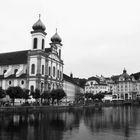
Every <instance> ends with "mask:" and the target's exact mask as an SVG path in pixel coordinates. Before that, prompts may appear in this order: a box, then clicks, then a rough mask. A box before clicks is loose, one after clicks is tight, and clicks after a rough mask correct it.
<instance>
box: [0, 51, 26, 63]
mask: <svg viewBox="0 0 140 140" xmlns="http://www.w3.org/2000/svg"><path fill="white" fill-rule="evenodd" d="M27 55H28V50H25V51H16V52H9V53H1V54H0V65H13V64H26V63H27Z"/></svg>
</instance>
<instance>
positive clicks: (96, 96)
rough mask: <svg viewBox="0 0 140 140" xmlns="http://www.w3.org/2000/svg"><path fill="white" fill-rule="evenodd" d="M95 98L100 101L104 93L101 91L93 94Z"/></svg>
mask: <svg viewBox="0 0 140 140" xmlns="http://www.w3.org/2000/svg"><path fill="white" fill-rule="evenodd" d="M94 98H95V99H98V100H99V101H102V99H103V98H104V94H102V93H97V94H96V95H94Z"/></svg>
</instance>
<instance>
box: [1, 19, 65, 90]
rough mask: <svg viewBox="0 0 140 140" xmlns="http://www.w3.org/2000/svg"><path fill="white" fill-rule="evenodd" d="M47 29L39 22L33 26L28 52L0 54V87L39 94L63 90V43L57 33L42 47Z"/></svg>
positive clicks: (39, 20)
mask: <svg viewBox="0 0 140 140" xmlns="http://www.w3.org/2000/svg"><path fill="white" fill-rule="evenodd" d="M45 30H46V27H45V25H44V24H43V22H42V21H41V19H40V17H39V19H38V21H37V22H36V23H35V24H33V26H32V31H31V37H32V39H31V41H32V43H31V44H32V46H31V48H30V50H23V51H16V52H8V53H1V54H0V87H2V88H3V89H7V88H8V87H9V86H20V87H21V88H26V89H29V90H30V91H33V90H35V89H36V88H38V89H39V90H40V91H41V92H43V91H44V90H52V89H57V88H62V87H63V65H64V64H63V60H62V59H61V47H62V43H61V42H62V40H61V38H60V36H59V35H58V33H57V30H56V33H55V34H54V35H53V36H52V37H51V39H50V44H49V45H50V47H49V48H45V37H46V35H47V33H46V32H45Z"/></svg>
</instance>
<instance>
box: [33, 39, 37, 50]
mask: <svg viewBox="0 0 140 140" xmlns="http://www.w3.org/2000/svg"><path fill="white" fill-rule="evenodd" d="M33 49H37V38H34V44H33Z"/></svg>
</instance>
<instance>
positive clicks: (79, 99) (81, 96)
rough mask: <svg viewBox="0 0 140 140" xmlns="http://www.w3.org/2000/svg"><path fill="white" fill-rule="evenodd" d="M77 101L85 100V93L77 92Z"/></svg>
mask: <svg viewBox="0 0 140 140" xmlns="http://www.w3.org/2000/svg"><path fill="white" fill-rule="evenodd" d="M75 102H76V103H80V102H84V94H82V93H76V94H75Z"/></svg>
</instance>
